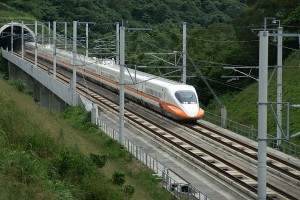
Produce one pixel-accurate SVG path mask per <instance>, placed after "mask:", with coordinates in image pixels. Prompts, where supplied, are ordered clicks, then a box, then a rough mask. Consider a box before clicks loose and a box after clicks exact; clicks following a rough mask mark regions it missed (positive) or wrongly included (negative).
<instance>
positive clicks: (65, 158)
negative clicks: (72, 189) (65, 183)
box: [53, 147, 95, 182]
mask: <svg viewBox="0 0 300 200" xmlns="http://www.w3.org/2000/svg"><path fill="white" fill-rule="evenodd" d="M53 167H54V168H55V169H56V170H57V172H58V174H59V175H60V176H61V177H62V179H65V178H68V179H71V180H74V181H75V182H81V181H82V178H83V177H84V176H86V175H91V173H92V172H94V171H95V168H94V164H93V162H92V161H91V160H90V159H89V158H87V157H86V156H85V155H84V154H82V153H81V152H80V151H79V149H78V148H74V147H65V148H64V149H63V150H62V151H61V152H60V153H59V154H58V155H57V156H56V157H55V158H54V159H53Z"/></svg>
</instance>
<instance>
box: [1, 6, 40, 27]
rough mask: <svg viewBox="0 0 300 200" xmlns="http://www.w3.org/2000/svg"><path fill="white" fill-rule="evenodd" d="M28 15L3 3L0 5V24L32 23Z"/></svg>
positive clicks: (32, 18)
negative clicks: (12, 22) (13, 22)
mask: <svg viewBox="0 0 300 200" xmlns="http://www.w3.org/2000/svg"><path fill="white" fill-rule="evenodd" d="M34 20H35V19H34V17H33V16H31V15H30V14H27V13H24V12H22V11H18V10H17V9H15V8H12V7H10V6H8V5H6V4H4V3H0V23H9V22H11V21H20V22H21V21H34Z"/></svg>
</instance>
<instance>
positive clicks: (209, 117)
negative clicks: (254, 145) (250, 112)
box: [203, 111, 300, 158]
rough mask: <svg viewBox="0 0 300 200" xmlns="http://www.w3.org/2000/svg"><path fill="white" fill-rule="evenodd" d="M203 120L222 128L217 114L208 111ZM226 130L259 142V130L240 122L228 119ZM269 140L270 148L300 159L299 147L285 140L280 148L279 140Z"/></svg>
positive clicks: (270, 136) (269, 136)
mask: <svg viewBox="0 0 300 200" xmlns="http://www.w3.org/2000/svg"><path fill="white" fill-rule="evenodd" d="M203 119H204V120H206V121H208V122H211V123H213V124H215V125H218V126H221V117H220V116H218V115H216V114H213V113H210V112H208V111H206V112H205V116H204V118H203ZM226 129H228V130H231V131H233V132H234V133H237V134H239V135H242V136H245V137H247V138H249V139H251V140H254V141H257V138H258V130H257V129H254V128H253V126H246V125H243V124H240V123H238V122H235V121H232V120H229V119H227V120H226ZM268 138H270V140H268V146H269V147H272V148H274V149H277V150H279V151H282V152H283V153H286V154H288V155H291V156H294V157H298V158H300V146H299V145H297V144H294V143H292V142H289V141H286V140H283V141H282V144H281V145H280V147H278V145H277V140H273V139H272V138H274V136H272V135H269V134H268Z"/></svg>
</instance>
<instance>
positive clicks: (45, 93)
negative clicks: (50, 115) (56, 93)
mask: <svg viewBox="0 0 300 200" xmlns="http://www.w3.org/2000/svg"><path fill="white" fill-rule="evenodd" d="M49 93H50V91H49V90H48V89H47V88H46V87H44V86H42V85H40V104H41V106H43V107H46V108H49Z"/></svg>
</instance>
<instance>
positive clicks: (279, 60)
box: [277, 25, 282, 147]
mask: <svg viewBox="0 0 300 200" xmlns="http://www.w3.org/2000/svg"><path fill="white" fill-rule="evenodd" d="M281 34H282V27H280V25H279V27H278V39H277V121H278V124H277V139H278V140H277V147H279V146H280V145H281V143H282V140H281V138H282V134H281V126H282V104H281V103H282V35H281Z"/></svg>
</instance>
